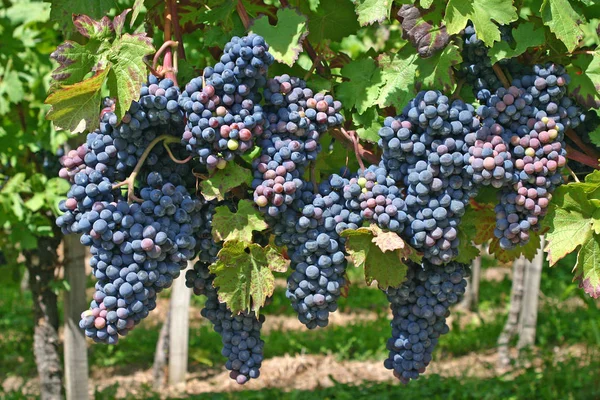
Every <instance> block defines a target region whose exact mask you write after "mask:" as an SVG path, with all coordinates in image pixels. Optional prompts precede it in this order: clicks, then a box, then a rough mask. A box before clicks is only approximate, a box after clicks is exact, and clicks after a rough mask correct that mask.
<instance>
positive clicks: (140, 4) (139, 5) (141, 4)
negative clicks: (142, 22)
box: [129, 0, 144, 28]
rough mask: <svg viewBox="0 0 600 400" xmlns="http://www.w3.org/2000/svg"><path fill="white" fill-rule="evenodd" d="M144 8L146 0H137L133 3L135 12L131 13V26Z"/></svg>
mask: <svg viewBox="0 0 600 400" xmlns="http://www.w3.org/2000/svg"><path fill="white" fill-rule="evenodd" d="M142 8H144V0H135V2H134V3H133V14H131V21H130V22H129V27H130V28H131V27H133V24H134V23H135V20H136V19H137V17H138V15H139V14H140V11H141V10H142Z"/></svg>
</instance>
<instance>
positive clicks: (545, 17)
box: [540, 0, 583, 52]
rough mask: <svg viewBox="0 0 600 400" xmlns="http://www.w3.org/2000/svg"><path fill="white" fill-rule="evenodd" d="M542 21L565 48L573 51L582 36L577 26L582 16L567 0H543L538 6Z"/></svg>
mask: <svg viewBox="0 0 600 400" xmlns="http://www.w3.org/2000/svg"><path fill="white" fill-rule="evenodd" d="M540 12H541V13H542V21H544V25H546V26H548V27H549V28H550V30H551V31H552V32H553V33H554V34H555V35H556V37H557V38H558V39H559V40H561V41H562V42H563V43H564V44H565V46H566V47H567V49H568V50H569V51H570V52H571V51H573V50H574V49H575V48H576V47H577V45H578V44H579V41H580V40H581V39H582V38H583V31H582V30H581V28H580V27H579V24H581V22H582V18H583V17H582V16H581V15H579V14H578V13H577V12H576V11H575V10H574V9H573V7H572V6H571V2H570V1H569V0H544V2H543V3H542V7H541V8H540Z"/></svg>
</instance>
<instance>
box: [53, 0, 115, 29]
mask: <svg viewBox="0 0 600 400" xmlns="http://www.w3.org/2000/svg"><path fill="white" fill-rule="evenodd" d="M50 2H51V3H52V8H51V11H50V19H51V20H52V21H57V22H58V23H59V27H60V30H61V31H65V30H67V28H72V24H71V22H72V17H73V15H80V14H81V15H89V16H90V17H92V18H102V17H103V16H104V15H106V14H107V13H108V12H109V11H110V9H111V8H116V9H121V8H122V7H120V6H119V4H118V2H117V0H102V1H90V0H51V1H50Z"/></svg>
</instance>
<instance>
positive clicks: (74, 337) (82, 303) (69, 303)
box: [63, 235, 89, 400]
mask: <svg viewBox="0 0 600 400" xmlns="http://www.w3.org/2000/svg"><path fill="white" fill-rule="evenodd" d="M63 243H64V255H65V256H64V257H65V260H64V265H65V280H66V281H67V282H68V283H69V286H70V289H69V291H65V292H64V310H65V321H64V331H65V332H64V334H65V349H64V352H65V355H64V356H65V385H66V394H67V399H68V400H86V399H87V398H88V355H87V343H86V341H85V335H84V334H83V331H82V330H81V329H80V328H79V320H80V315H81V313H82V312H83V311H84V310H86V309H87V308H88V307H89V304H88V303H87V300H86V295H85V289H86V273H85V248H84V247H83V245H82V244H81V243H80V242H79V237H78V236H77V235H65V237H64V242H63Z"/></svg>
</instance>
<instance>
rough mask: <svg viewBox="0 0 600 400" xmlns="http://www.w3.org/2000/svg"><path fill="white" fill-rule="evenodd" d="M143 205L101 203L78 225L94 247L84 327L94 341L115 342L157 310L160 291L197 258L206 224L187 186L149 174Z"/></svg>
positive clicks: (84, 236) (83, 240) (81, 324)
mask: <svg viewBox="0 0 600 400" xmlns="http://www.w3.org/2000/svg"><path fill="white" fill-rule="evenodd" d="M146 183H147V186H145V187H144V188H142V189H141V191H140V193H141V197H142V200H143V202H142V203H141V204H139V203H133V204H129V203H127V202H126V201H118V202H112V203H108V202H97V203H96V204H94V207H93V209H92V211H90V212H89V213H86V214H85V218H82V219H81V220H80V222H79V224H80V225H85V226H82V228H81V229H82V230H83V231H84V232H89V233H86V234H83V235H82V237H81V242H82V243H83V244H84V245H86V246H90V248H91V250H90V251H91V254H92V259H91V261H90V265H91V267H92V271H93V274H94V276H95V278H96V279H97V282H96V293H95V294H94V300H93V301H92V303H91V307H90V310H88V311H85V312H84V313H83V314H82V319H81V322H80V326H81V327H82V328H83V329H85V333H86V335H87V336H88V337H91V338H92V339H94V340H95V341H99V342H105V343H110V344H113V343H116V342H117V341H118V335H125V334H127V332H128V331H129V330H130V329H131V328H132V327H133V325H134V324H136V323H138V322H139V321H140V320H141V319H143V318H145V317H146V316H147V315H148V312H149V311H151V310H152V309H153V308H154V307H155V302H156V293H158V292H160V291H161V290H162V289H164V288H166V287H169V286H170V285H171V283H172V281H173V279H175V278H176V277H177V276H179V272H180V270H181V269H183V268H185V266H186V265H187V261H188V260H190V259H192V258H193V257H194V255H195V249H196V239H195V236H196V234H197V232H198V231H199V230H200V228H201V226H202V222H203V221H202V218H201V215H200V214H199V211H200V208H201V206H202V204H201V202H200V200H197V199H193V198H192V197H191V196H190V195H189V193H188V192H187V189H186V188H185V187H183V186H175V185H174V184H172V183H170V182H167V183H164V182H163V178H162V176H161V175H160V174H159V173H153V174H149V175H148V178H147V182H146Z"/></svg>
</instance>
